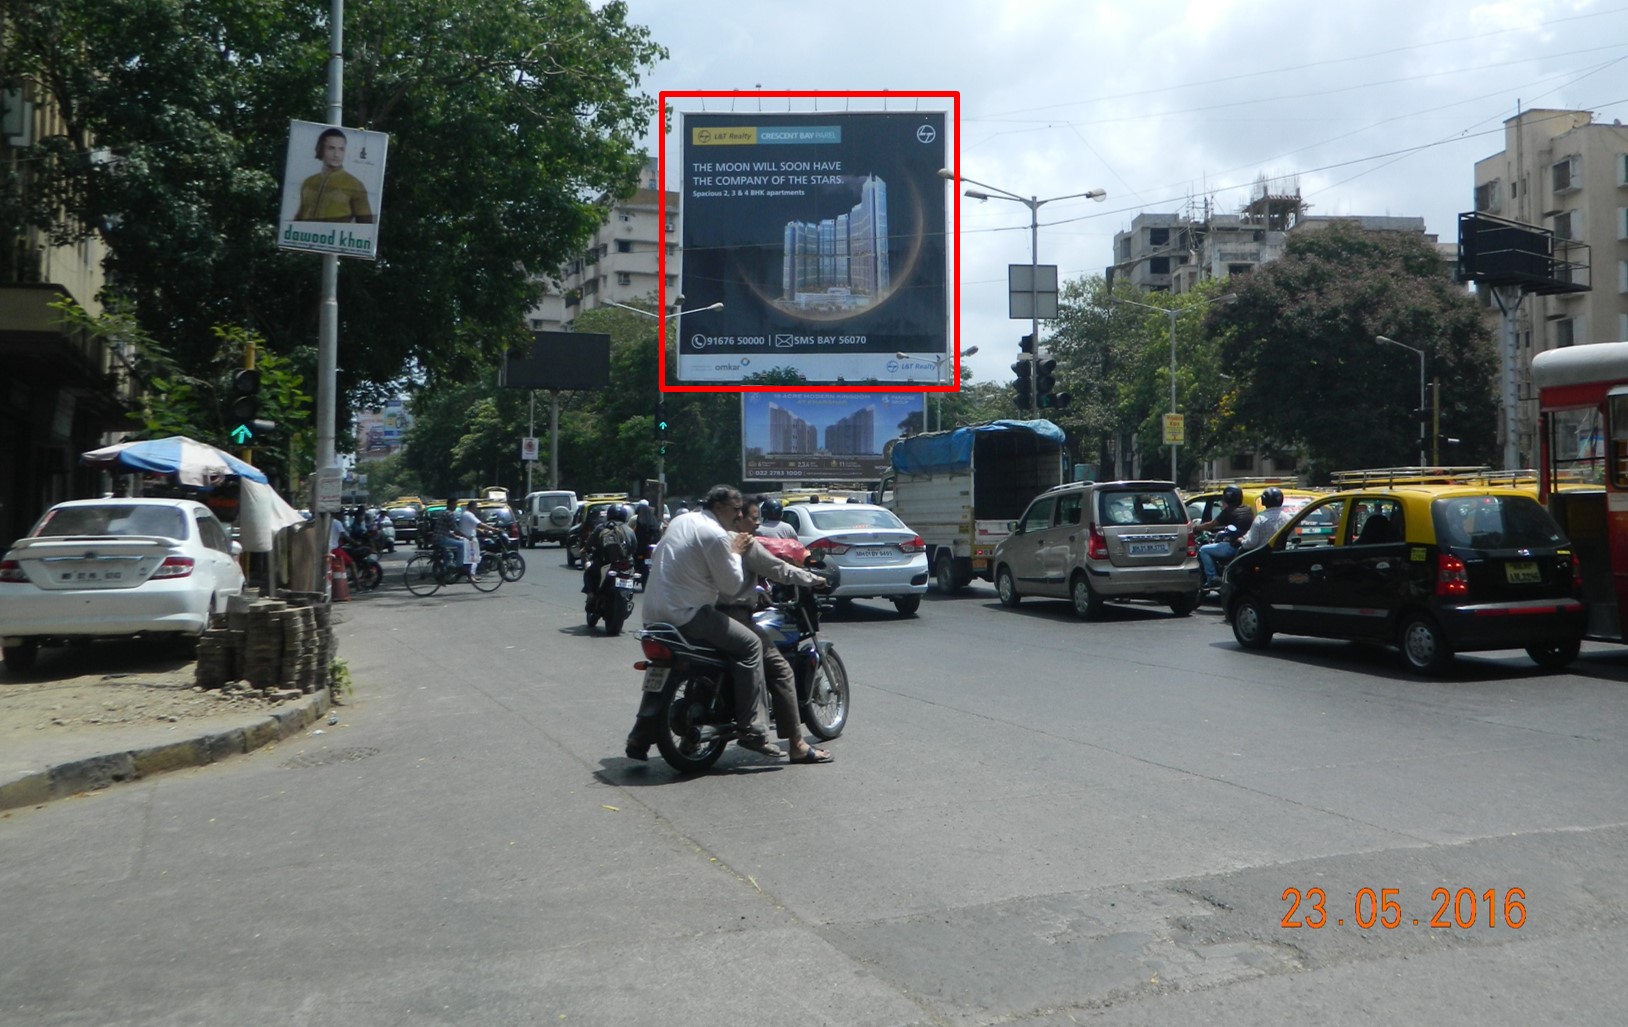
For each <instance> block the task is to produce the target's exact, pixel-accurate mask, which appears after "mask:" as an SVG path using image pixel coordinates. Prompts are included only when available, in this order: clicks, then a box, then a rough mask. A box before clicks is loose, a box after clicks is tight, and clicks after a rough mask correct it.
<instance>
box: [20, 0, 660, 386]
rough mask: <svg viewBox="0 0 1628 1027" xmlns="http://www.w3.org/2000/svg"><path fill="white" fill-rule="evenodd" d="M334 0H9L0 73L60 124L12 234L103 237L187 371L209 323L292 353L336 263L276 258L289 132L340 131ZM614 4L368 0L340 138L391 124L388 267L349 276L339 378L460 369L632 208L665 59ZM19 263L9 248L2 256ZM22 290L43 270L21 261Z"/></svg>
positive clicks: (33, 172) (385, 234)
mask: <svg viewBox="0 0 1628 1027" xmlns="http://www.w3.org/2000/svg"><path fill="white" fill-rule="evenodd" d="M328 13H329V3H328V2H327V0H213V2H211V3H196V2H191V0H52V2H51V3H37V2H19V0H5V5H4V22H5V24H6V27H7V39H6V45H5V46H3V47H0V79H4V80H6V81H22V80H30V81H32V82H34V83H36V84H37V85H38V88H39V89H41V90H42V91H43V93H44V96H45V98H46V99H47V100H48V101H49V102H51V103H52V104H53V105H54V106H55V108H56V109H57V110H59V111H60V113H61V117H62V121H61V126H62V129H61V131H60V132H57V133H55V134H51V135H48V136H46V137H44V138H42V139H39V140H37V141H36V142H35V143H34V145H33V146H32V147H29V148H27V150H25V152H24V153H22V154H21V157H22V160H23V161H24V162H25V164H26V166H27V167H28V168H30V171H29V172H28V174H26V175H23V176H13V177H10V178H6V179H4V180H0V217H8V218H10V219H11V222H12V223H10V224H0V230H5V231H8V232H9V231H14V230H15V229H17V228H19V227H21V225H22V224H23V223H28V224H32V225H35V226H38V227H41V228H43V229H46V230H48V231H49V232H50V233H51V234H52V236H53V238H54V239H56V240H57V241H59V242H69V241H74V240H76V239H78V238H81V237H83V236H85V235H89V234H95V235H99V236H100V237H101V238H102V240H103V241H104V242H105V243H106V244H107V247H108V251H109V257H108V260H107V272H108V283H109V288H110V290H111V291H112V292H113V293H115V294H117V295H119V296H122V297H123V298H124V299H125V300H126V301H127V302H128V304H129V309H130V310H131V312H132V314H133V316H134V317H135V318H136V319H137V320H138V321H139V323H140V324H141V325H142V326H143V327H144V328H145V329H146V330H147V331H148V332H150V333H151V334H152V335H153V336H154V337H156V338H161V339H163V340H165V342H166V344H167V346H168V347H169V349H170V351H171V353H172V354H173V356H174V357H175V359H176V360H177V361H179V362H180V363H182V364H187V363H189V362H192V361H197V360H203V359H207V358H208V356H209V355H210V354H211V353H212V351H213V348H214V347H215V345H216V338H215V329H216V328H217V326H222V325H232V326H240V327H242V328H246V329H250V330H252V331H254V332H256V333H257V334H258V335H260V336H261V337H263V338H264V339H265V340H266V342H267V344H268V345H269V346H270V347H271V348H272V349H273V350H275V351H277V352H281V353H285V354H292V353H294V352H296V351H298V350H299V348H300V347H301V346H303V345H309V343H310V342H311V341H312V340H313V339H314V338H315V334H316V331H317V320H318V301H319V294H320V282H319V278H320V273H319V264H320V261H319V260H318V259H317V258H315V257H314V256H312V255H310V254H301V253H288V252H283V251H279V250H278V249H277V248H276V245H275V226H276V221H277V207H278V191H279V183H278V176H279V175H280V174H281V170H282V162H283V157H284V151H285V147H286V142H287V139H288V130H289V121H290V120H291V119H303V120H308V121H325V120H327V117H326V104H325V101H324V93H325V88H326V54H327V50H328V38H329V31H328V25H327V20H328ZM626 19H627V8H626V4H625V3H623V2H620V0H612V2H610V3H605V4H602V5H597V6H595V5H591V4H590V3H588V2H586V0H456V2H453V0H350V3H348V4H347V6H346V8H345V20H346V24H345V26H344V28H345V32H344V40H345V69H344V94H345V95H344V106H343V110H344V115H343V119H342V120H343V122H344V124H346V125H348V126H352V127H360V128H366V129H371V130H375V131H381V132H388V133H390V135H391V146H390V159H389V166H388V168H387V170H386V178H385V183H384V191H383V196H382V201H381V203H380V204H379V205H380V207H381V208H382V216H381V217H380V223H379V233H380V242H379V258H378V259H377V260H376V261H361V260H347V261H344V262H343V270H342V273H341V275H340V307H339V310H340V318H341V323H340V348H341V386H342V387H344V388H353V387H355V386H357V385H359V384H363V383H379V384H383V383H390V382H395V381H398V380H400V379H401V378H402V376H403V374H404V373H405V372H408V371H409V370H412V371H414V372H415V373H417V374H420V375H423V376H427V377H428V378H429V379H432V380H433V379H438V378H442V377H449V378H452V379H455V380H463V379H465V378H466V376H467V375H468V374H469V370H470V366H471V365H470V362H471V361H476V360H479V359H480V355H481V354H486V355H488V356H490V355H491V354H495V353H497V352H501V351H502V349H503V347H504V344H505V342H506V341H508V340H509V339H511V338H512V337H513V336H514V335H515V333H517V332H519V331H521V329H522V326H523V317H524V314H525V312H526V310H527V308H528V307H529V306H530V305H531V303H532V302H533V301H534V298H535V296H536V294H537V285H536V282H535V279H536V276H539V275H547V274H552V273H553V272H554V271H555V270H556V269H557V268H558V267H559V266H560V265H561V264H563V263H564V262H565V261H566V260H567V259H568V258H569V257H570V256H571V255H573V253H574V252H575V251H577V250H578V249H579V248H580V247H581V246H582V245H583V244H584V242H585V241H586V240H587V239H588V238H589V236H590V235H591V233H592V231H593V230H594V228H595V227H596V226H597V225H598V224H599V223H600V222H601V221H602V219H603V209H604V208H603V206H602V205H601V201H602V200H608V199H611V198H617V197H623V196H626V195H630V194H631V192H632V191H633V189H634V187H635V185H636V183H637V178H638V174H639V171H640V168H641V167H642V165H643V163H644V160H645V157H644V154H643V148H642V146H641V145H640V139H641V136H642V135H643V134H644V133H645V132H646V131H647V130H648V128H649V126H650V124H651V121H652V118H653V116H654V114H655V104H654V101H653V100H652V99H651V98H650V97H648V96H645V95H642V94H640V93H639V92H638V91H637V87H638V84H639V82H640V78H641V74H642V73H643V72H644V71H645V70H646V69H647V68H649V67H650V66H651V65H652V64H653V63H654V62H655V61H656V60H658V59H660V58H662V57H664V56H665V51H663V50H662V48H661V47H660V46H658V45H657V44H655V43H654V42H653V41H652V40H651V38H650V34H649V32H648V31H647V30H646V29H644V28H642V27H639V26H635V25H630V24H629V23H628V22H627V20H626ZM7 259H15V255H8V258H7ZM11 270H12V272H13V276H14V277H17V278H22V279H25V280H26V279H27V278H28V277H29V270H30V269H28V268H26V267H16V268H12V269H11Z"/></svg>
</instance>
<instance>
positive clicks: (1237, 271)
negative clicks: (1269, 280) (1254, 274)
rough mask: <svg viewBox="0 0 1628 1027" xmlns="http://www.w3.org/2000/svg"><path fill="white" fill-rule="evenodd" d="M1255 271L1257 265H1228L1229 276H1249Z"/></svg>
mask: <svg viewBox="0 0 1628 1027" xmlns="http://www.w3.org/2000/svg"><path fill="white" fill-rule="evenodd" d="M1253 270H1255V265H1254V264H1228V265H1227V274H1229V275H1247V274H1249V273H1250V272H1251V271H1253Z"/></svg>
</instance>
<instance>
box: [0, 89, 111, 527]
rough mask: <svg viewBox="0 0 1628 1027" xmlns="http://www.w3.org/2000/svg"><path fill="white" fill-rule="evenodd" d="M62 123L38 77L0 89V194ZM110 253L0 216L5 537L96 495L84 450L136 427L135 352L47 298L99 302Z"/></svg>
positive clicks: (15, 183)
mask: <svg viewBox="0 0 1628 1027" xmlns="http://www.w3.org/2000/svg"><path fill="white" fill-rule="evenodd" d="M62 133H63V125H62V122H61V118H60V117H59V116H58V113H57V111H56V109H55V108H54V107H53V106H52V105H51V104H49V103H46V102H43V97H42V96H41V94H40V93H39V92H38V90H37V89H36V88H35V87H34V86H33V85H32V84H30V83H26V82H24V83H22V84H20V85H17V86H15V87H13V88H7V89H4V90H0V167H4V169H5V171H6V176H5V177H6V179H7V180H8V181H9V183H10V189H11V195H10V196H0V200H20V199H21V198H22V197H25V196H26V195H27V194H28V191H29V190H30V189H31V188H32V187H33V182H32V178H33V175H32V172H31V168H32V166H33V163H32V162H31V161H30V160H28V159H27V151H28V148H29V147H31V146H33V145H34V144H35V143H36V142H37V141H38V140H40V139H44V138H48V137H50V136H53V135H61V134H62ZM0 207H6V208H9V209H11V210H16V209H18V205H17V204H16V203H0ZM102 256H103V248H102V245H101V243H100V241H99V240H97V239H96V238H95V237H94V236H91V237H88V238H86V239H83V240H81V241H80V242H78V243H76V244H74V245H70V246H54V245H52V244H51V242H50V240H49V239H47V238H46V236H45V234H44V233H42V232H39V231H37V230H35V229H33V228H30V227H27V226H24V225H21V224H18V223H17V222H15V221H5V222H0V368H4V373H3V374H0V548H3V546H4V545H5V544H6V543H8V542H10V541H11V540H12V539H14V538H17V537H18V536H20V535H22V534H23V533H24V532H26V531H27V530H28V529H29V527H30V526H32V524H33V522H34V521H35V520H36V519H37V518H38V517H39V515H40V514H41V513H43V512H44V511H45V510H46V508H48V507H49V506H51V504H53V503H57V502H60V501H62V500H65V499H77V498H83V497H86V496H93V495H96V494H98V493H99V492H100V490H101V486H102V482H101V475H100V472H93V471H89V470H86V469H85V468H83V467H81V466H80V464H79V455H80V454H81V453H83V452H85V451H87V450H91V449H95V448H97V447H99V446H101V445H103V444H105V443H106V442H108V441H115V440H116V438H117V437H118V436H117V435H111V436H110V433H122V432H123V431H128V430H130V429H133V428H135V427H137V426H138V425H137V424H136V423H135V422H134V421H132V420H131V419H130V411H131V410H132V409H133V407H134V405H135V386H134V382H133V381H132V380H131V377H130V375H129V373H128V371H127V369H126V367H125V364H124V357H125V356H127V354H124V353H121V352H119V351H118V350H117V349H116V348H115V347H114V346H110V345H108V344H106V343H104V342H103V341H101V340H97V339H93V338H91V337H89V336H87V335H85V334H84V333H82V332H80V331H77V330H75V329H73V328H71V327H69V326H67V325H64V324H63V323H62V314H61V313H60V312H58V311H56V310H54V309H52V307H51V304H52V303H55V302H59V301H61V300H63V299H71V300H73V301H75V302H76V303H78V304H79V305H80V306H81V307H83V308H85V309H86V310H88V311H90V312H91V313H98V312H99V311H100V306H99V304H98V303H97V295H98V293H99V292H100V291H101V288H102Z"/></svg>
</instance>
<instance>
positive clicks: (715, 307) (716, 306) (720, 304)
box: [695, 300, 724, 313]
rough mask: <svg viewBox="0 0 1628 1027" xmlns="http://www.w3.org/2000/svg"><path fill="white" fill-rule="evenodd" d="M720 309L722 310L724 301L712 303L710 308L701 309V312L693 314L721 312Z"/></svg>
mask: <svg viewBox="0 0 1628 1027" xmlns="http://www.w3.org/2000/svg"><path fill="white" fill-rule="evenodd" d="M722 309H724V301H723V300H719V301H718V302H717V303H714V304H713V305H712V306H710V307H702V308H701V310H698V311H695V313H700V312H701V311H704V310H722Z"/></svg>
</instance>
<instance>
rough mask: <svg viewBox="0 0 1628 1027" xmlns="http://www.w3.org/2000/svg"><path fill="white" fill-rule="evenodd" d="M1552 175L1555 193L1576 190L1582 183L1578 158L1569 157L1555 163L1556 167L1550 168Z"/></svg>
mask: <svg viewBox="0 0 1628 1027" xmlns="http://www.w3.org/2000/svg"><path fill="white" fill-rule="evenodd" d="M1550 174H1551V177H1552V179H1553V185H1554V191H1555V192H1557V193H1563V192H1567V191H1569V190H1572V189H1576V188H1577V186H1578V183H1579V182H1580V181H1581V176H1580V175H1579V174H1578V167H1577V158H1576V157H1567V158H1566V159H1564V160H1558V161H1555V163H1554V167H1552V168H1550Z"/></svg>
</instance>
